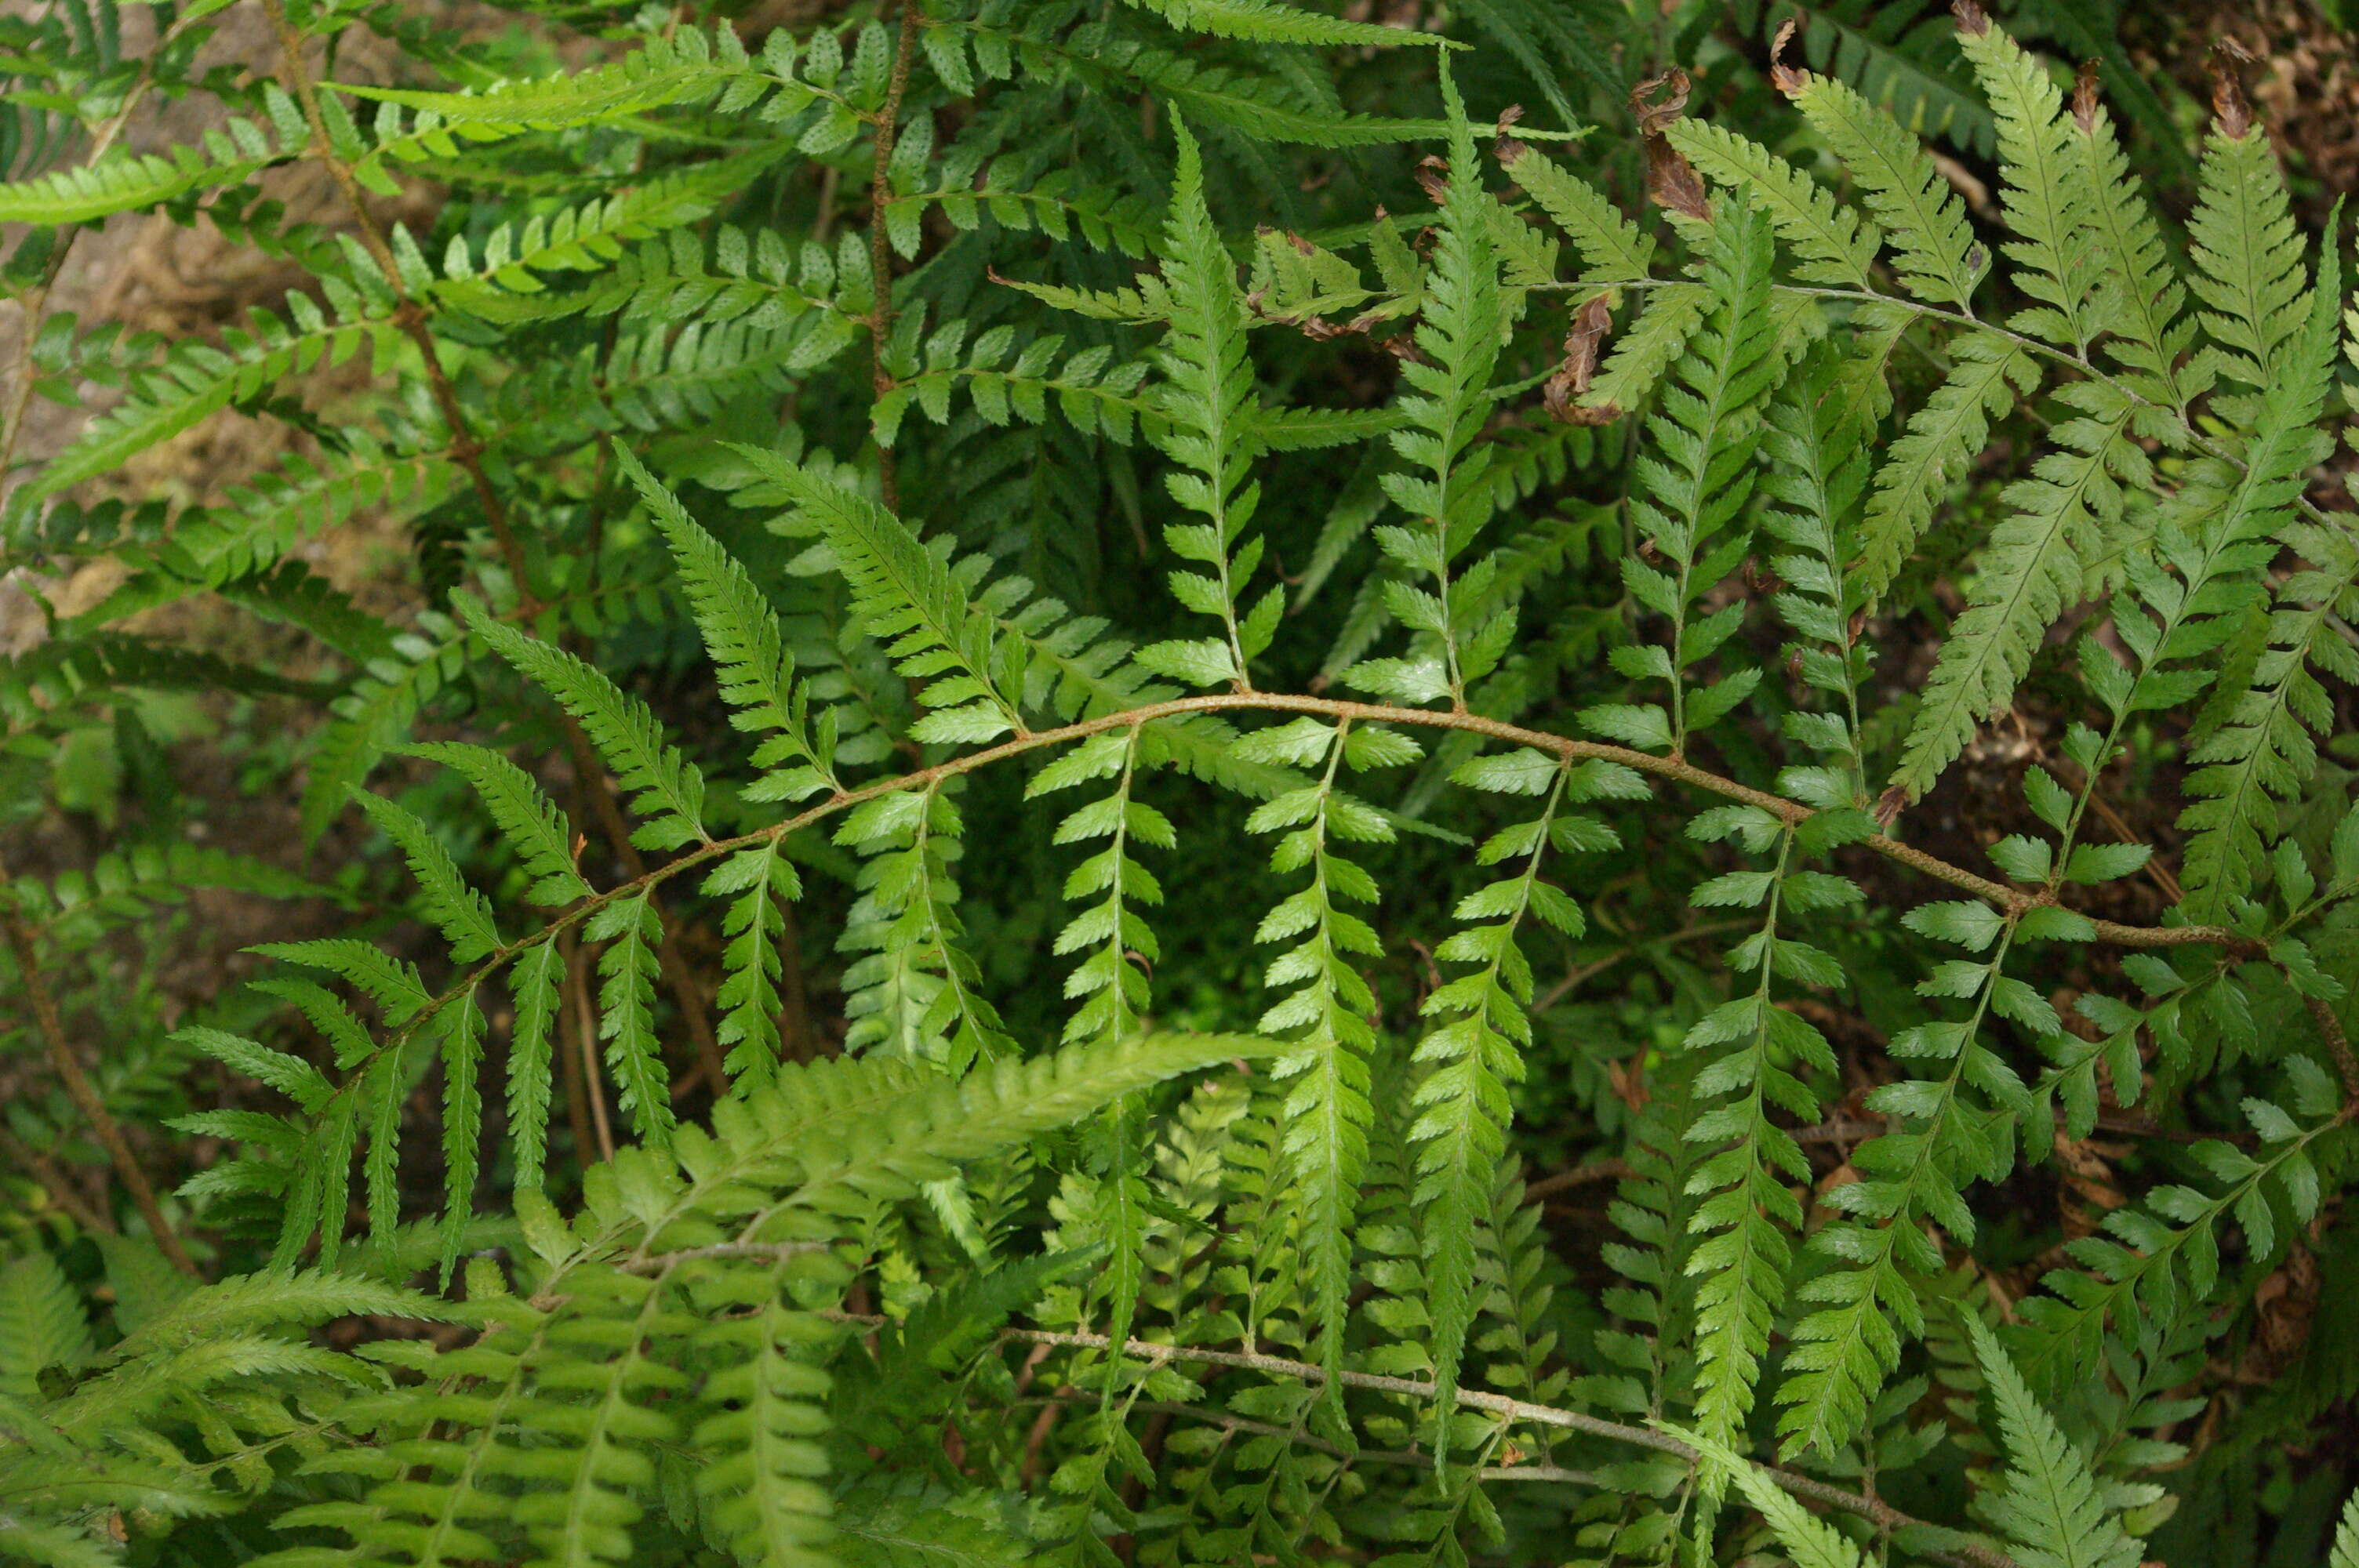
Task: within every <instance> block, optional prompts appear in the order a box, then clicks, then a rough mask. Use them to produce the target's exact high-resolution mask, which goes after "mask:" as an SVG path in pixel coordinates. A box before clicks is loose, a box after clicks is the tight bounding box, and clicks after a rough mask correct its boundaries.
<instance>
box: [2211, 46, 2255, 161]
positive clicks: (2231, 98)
mask: <svg viewBox="0 0 2359 1568" xmlns="http://www.w3.org/2000/svg"><path fill="white" fill-rule="evenodd" d="M2223 56H2224V57H2225V58H2224V59H2223ZM2250 58H2251V57H2250V56H2248V55H2247V54H2246V53H2245V50H2244V49H2242V48H2241V47H2239V46H2238V45H2237V43H2236V42H2235V40H2234V39H2233V38H2223V39H2221V40H2220V43H2219V47H2218V48H2217V49H2215V50H2214V51H2213V53H2212V59H2211V61H2210V64H2211V68H2212V119H2213V120H2215V121H2217V122H2218V123H2219V126H2220V134H2221V135H2223V136H2225V137H2227V138H2228V139H2229V140H2230V141H2232V142H2240V141H2243V140H2244V139H2245V135H2247V134H2248V133H2250V132H2251V130H2252V128H2253V105H2252V103H2250V102H2249V101H2248V100H2247V99H2246V98H2245V84H2244V82H2243V81H2239V80H2238V79H2237V75H2236V67H2237V66H2238V65H2240V64H2242V63H2243V62H2244V61H2245V60H2246V59H2250Z"/></svg>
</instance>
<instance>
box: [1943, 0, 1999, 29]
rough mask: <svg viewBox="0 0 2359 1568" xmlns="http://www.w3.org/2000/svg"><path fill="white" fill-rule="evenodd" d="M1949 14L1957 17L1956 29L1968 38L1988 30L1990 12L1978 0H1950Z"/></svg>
mask: <svg viewBox="0 0 2359 1568" xmlns="http://www.w3.org/2000/svg"><path fill="white" fill-rule="evenodd" d="M1950 15H1951V16H1955V17H1956V18H1957V19H1958V31H1960V32H1962V33H1963V34H1965V35H1966V36H1967V37H1968V38H1981V37H1982V36H1983V35H1984V33H1987V32H1989V31H1990V13H1989V12H1987V11H1984V9H1983V8H1982V6H1981V5H1980V4H1979V3H1978V0H1950Z"/></svg>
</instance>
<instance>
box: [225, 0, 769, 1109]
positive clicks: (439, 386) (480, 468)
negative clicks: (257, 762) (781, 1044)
mask: <svg viewBox="0 0 2359 1568" xmlns="http://www.w3.org/2000/svg"><path fill="white" fill-rule="evenodd" d="M262 5H263V11H264V12H265V14H266V15H267V16H268V17H269V18H270V25H271V27H272V29H273V30H274V31H275V32H276V33H277V36H278V52H279V59H280V75H281V77H282V78H283V79H284V85H285V86H286V88H287V90H288V92H291V93H293V94H294V95H295V99H296V102H297V103H299V104H300V105H301V106H302V109H303V118H304V120H305V121H306V122H307V123H308V124H310V127H311V154H312V156H313V157H316V158H317V159H318V160H319V161H320V162H321V164H322V165H323V166H324V167H325V168H327V170H328V175H329V178H331V179H332V180H334V182H335V185H336V189H337V190H338V191H339V192H340V193H341V194H342V197H343V200H344V205H345V206H346V207H348V208H349V209H351V211H352V214H353V224H354V226H355V227H356V228H357V229H358V230H359V231H360V237H361V243H362V245H363V246H364V248H365V249H366V250H367V251H368V254H369V256H370V258H371V259H372V260H373V261H375V263H376V265H377V270H378V271H380V272H382V273H383V274H384V275H385V280H386V286H387V287H390V288H391V289H392V290H393V294H394V298H395V299H396V301H397V305H398V308H397V309H396V310H395V312H394V322H395V324H396V325H397V326H398V327H399V328H400V329H401V330H402V331H403V332H404V333H405V334H406V335H407V336H408V339H409V341H411V342H412V343H414V344H416V345H417V348H418V355H419V361H420V362H422V365H423V367H424V370H425V373H426V384H427V387H428V389H429V391H430V392H431V393H432V395H433V397H434V406H435V407H436V408H437V409H438V410H439V411H440V414H441V416H442V423H443V424H444V425H445V426H446V427H448V428H449V430H450V432H451V460H452V461H454V462H456V463H457V464H458V465H459V467H460V468H461V469H462V470H464V471H465V473H466V475H467V479H468V482H469V483H470V484H471V485H472V486H473V490H474V492H475V499H476V502H477V503H478V504H480V505H481V506H482V508H483V511H484V522H485V523H486V524H489V525H490V527H491V530H492V536H493V538H494V539H495V540H496V541H497V542H498V544H499V547H500V555H501V558H502V560H503V561H504V562H505V563H506V567H507V572H508V576H509V578H510V579H512V580H513V581H514V582H515V585H516V598H517V600H518V603H519V613H520V614H521V616H522V617H523V619H524V620H526V621H527V622H529V621H531V620H533V619H534V618H535V617H536V616H538V613H539V611H540V609H541V603H540V600H539V597H538V594H536V593H535V592H534V590H533V587H532V581H531V579H530V577H529V576H528V575H527V570H526V563H525V555H524V546H523V544H522V542H521V541H519V540H518V539H517V537H516V529H515V527H514V526H513V525H512V524H511V523H510V522H509V519H508V514H507V507H506V504H505V503H503V502H502V501H501V500H500V496H499V492H498V491H497V490H496V489H495V488H494V486H493V484H492V481H491V476H490V475H489V474H488V473H487V472H485V471H484V461H483V454H484V446H483V443H482V442H481V441H479V440H477V439H476V438H475V433H474V428H473V426H472V425H471V424H470V423H469V422H468V419H467V415H466V410H465V409H463V408H462V407H461V406H460V404H459V394H458V389H457V388H456V387H454V386H453V385H452V384H451V377H450V374H449V373H448V372H446V371H445V370H444V369H443V368H442V356H441V351H440V348H439V346H438V345H437V344H436V342H435V341H434V333H433V330H432V329H431V328H430V327H429V326H428V325H427V311H426V308H425V307H424V306H423V305H421V304H420V303H419V301H418V300H417V299H416V298H414V297H412V296H411V294H410V292H409V287H408V285H407V284H406V283H404V282H403V281H402V277H401V269H400V266H399V265H398V264H397V262H396V260H395V259H394V254H393V247H392V246H391V245H390V244H389V243H387V242H386V237H385V229H384V226H383V225H381V224H380V223H378V222H377V221H376V215H375V213H373V212H371V211H369V210H368V204H367V202H365V201H364V200H363V199H362V196H361V188H360V182H359V181H358V180H356V179H355V178H353V171H352V169H351V168H350V167H348V166H347V165H346V164H345V163H344V161H343V159H342V158H340V157H337V156H336V152H335V147H334V145H333V144H332V142H331V141H330V140H329V137H328V131H327V122H326V121H325V120H324V119H323V118H322V117H321V112H320V97H319V92H318V90H317V89H316V88H315V87H314V86H313V85H312V82H311V77H310V72H309V71H307V70H304V68H303V38H302V35H301V34H300V33H299V32H297V31H296V29H295V28H294V27H293V26H292V25H291V24H290V23H289V22H288V20H287V9H286V6H285V5H284V4H283V0H262ZM558 719H559V721H560V724H561V725H562V727H563V730H564V734H565V747H566V752H567V753H568V755H570V756H571V758H572V761H573V766H574V769H575V772H576V774H577V775H578V777H579V778H580V780H581V783H582V790H583V792H584V793H585V794H586V795H588V797H589V799H590V802H591V805H592V810H593V812H594V813H595V815H596V816H597V817H598V820H599V823H600V825H601V826H602V827H603V828H604V829H605V832H606V836H607V838H609V839H610V840H612V842H613V844H614V853H615V855H616V856H617V857H618V858H619V859H620V860H622V862H623V865H624V869H625V871H626V872H627V874H628V875H629V876H630V877H631V878H632V880H633V881H642V880H644V879H645V877H646V871H647V867H646V862H645V861H644V860H641V859H640V858H639V852H638V850H637V849H636V846H634V845H633V844H632V843H631V835H630V830H629V829H628V828H627V827H625V826H624V823H623V818H622V812H621V810H620V808H618V807H617V806H615V804H614V792H613V791H612V790H611V789H610V788H608V787H607V784H606V774H605V770H604V769H603V768H602V767H600V766H599V765H598V763H597V761H596V756H595V753H594V752H592V748H591V745H590V741H589V738H588V737H587V736H586V735H584V734H583V733H582V726H581V724H580V723H579V722H578V721H577V720H576V719H574V717H573V715H571V713H567V712H564V711H563V710H561V709H560V712H559V714H558ZM648 907H649V908H650V910H652V911H653V913H654V914H655V916H656V919H657V920H658V922H659V923H660V922H661V921H662V919H663V911H662V909H661V907H660V906H658V905H656V904H655V903H652V902H650V903H649V906H648ZM656 957H657V963H658V965H659V966H660V967H661V969H662V973H663V977H664V981H665V985H666V987H667V989H669V990H670V992H671V994H672V1000H673V1001H674V1002H675V1003H676V1004H677V1005H678V1006H679V1011H680V1015H681V1017H682V1019H683V1020H684V1021H685V1022H686V1023H687V1025H688V1032H689V1036H690V1039H691V1040H693V1041H694V1042H695V1044H696V1048H697V1055H698V1059H699V1060H700V1061H701V1062H702V1063H703V1065H704V1068H705V1072H706V1074H707V1076H710V1077H711V1078H712V1081H713V1083H714V1085H715V1086H716V1087H718V1086H719V1085H721V1084H723V1083H725V1082H726V1081H727V1080H726V1077H725V1076H724V1075H723V1072H722V1069H721V1053H720V1047H719V1045H718V1044H717V1043H716V1041H715V1038H714V1035H713V1031H712V1019H711V1018H710V1017H709V1016H708V1015H707V1014H706V1012H705V1009H704V1003H703V999H702V998H701V997H700V996H699V995H698V994H697V991H696V986H695V981H694V977H693V976H691V975H690V973H689V972H688V967H687V965H686V964H685V963H683V962H682V961H681V959H680V957H679V954H678V952H677V951H675V950H674V949H673V947H672V946H671V944H669V942H667V943H665V944H663V945H662V946H660V947H659V948H658V952H657V956H656Z"/></svg>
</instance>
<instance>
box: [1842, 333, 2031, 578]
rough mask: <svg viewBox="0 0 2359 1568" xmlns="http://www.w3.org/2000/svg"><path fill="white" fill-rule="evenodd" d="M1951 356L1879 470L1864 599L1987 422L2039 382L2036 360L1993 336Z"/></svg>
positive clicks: (1918, 533) (1957, 472)
mask: <svg viewBox="0 0 2359 1568" xmlns="http://www.w3.org/2000/svg"><path fill="white" fill-rule="evenodd" d="M1951 355H1952V356H1953V361H1954V362H1953V363H1952V364H1951V367H1950V373H1949V374H1948V375H1946V376H1944V377H1943V378H1942V380H1941V384H1940V386H1938V387H1936V388H1934V389H1933V394H1932V395H1931V396H1930V397H1928V398H1927V399H1926V400H1925V404H1924V406H1922V407H1920V408H1919V409H1918V410H1917V411H1916V412H1915V413H1913V414H1911V415H1910V416H1908V430H1907V432H1906V433H1905V434H1903V435H1902V436H1901V438H1899V439H1898V440H1897V441H1895V442H1894V443H1893V444H1892V449H1891V451H1890V452H1889V453H1888V454H1886V457H1885V460H1884V461H1883V463H1882V464H1881V465H1880V466H1879V467H1878V468H1877V470H1876V473H1875V493H1874V494H1873V495H1872V496H1871V497H1870V498H1869V500H1868V503H1867V517H1866V521H1865V523H1864V526H1863V528H1862V533H1861V543H1862V546H1863V547H1862V549H1861V552H1860V557H1859V563H1858V565H1857V567H1856V568H1854V569H1855V570H1856V571H1857V572H1858V574H1859V578H1860V582H1861V585H1862V587H1863V588H1864V589H1865V590H1866V593H1867V597H1868V598H1870V599H1875V598H1877V597H1879V596H1880V595H1881V594H1882V593H1883V592H1884V590H1885V589H1887V588H1889V587H1891V586H1892V581H1893V579H1895V578H1897V576H1899V574H1900V568H1901V567H1902V566H1903V565H1904V564H1905V563H1906V562H1907V561H1908V555H1909V552H1910V551H1912V550H1913V549H1915V548H1916V547H1917V542H1918V540H1919V539H1921V538H1923V537H1924V535H1925V530H1926V529H1927V528H1928V527H1930V526H1931V524H1932V521H1933V513H1934V511H1935V509H1936V508H1937V507H1939V506H1940V503H1941V502H1942V500H1943V499H1944V498H1945V497H1947V496H1948V495H1949V493H1950V491H1951V486H1952V485H1953V484H1954V483H1955V482H1956V481H1957V480H1958V479H1959V478H1960V476H1962V474H1963V473H1964V472H1965V471H1966V469H1967V466H1968V465H1969V464H1971V463H1972V462H1973V460H1974V458H1975V457H1976V456H1977V455H1978V454H1979V453H1980V452H1981V451H1982V449H1983V448H1984V445H1986V444H1987V443H1988V441H1989V439H1990V422H1991V420H1992V419H1994V418H1996V417H1998V416H2001V415H2004V414H2006V412H2007V411H2008V410H2010V409H2011V408H2013V407H2014V406H2015V404H2016V401H2017V399H2018V398H2021V397H2027V396H2029V395H2031V394H2032V393H2033V392H2034V391H2035V390H2037V388H2038V384H2039V366H2038V362H2037V361H2035V360H2033V359H2032V358H2031V356H2030V355H2028V354H2027V353H2025V352H2024V351H2022V350H2021V349H2018V348H2017V347H2016V346H2015V345H2014V344H2013V343H2010V342H2007V341H2005V340H2003V339H2001V338H1998V337H1995V336H1994V335H1989V334H1984V333H1979V332H1977V333H1970V334H1967V335H1965V336H1962V337H1961V338H1959V339H1958V340H1957V341H1955V342H1954V343H1953V344H1951Z"/></svg>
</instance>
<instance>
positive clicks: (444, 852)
mask: <svg viewBox="0 0 2359 1568" xmlns="http://www.w3.org/2000/svg"><path fill="white" fill-rule="evenodd" d="M353 800H354V801H355V802H356V803H357V804H358V805H359V806H360V807H361V809H362V810H363V811H364V812H366V813H367V814H368V816H369V818H370V820H372V821H374V822H375V824H376V825H377V827H380V828H381V829H383V830H384V832H385V836H386V838H390V839H392V840H393V841H394V843H395V844H396V845H397V846H399V848H400V849H401V852H402V857H403V859H404V860H407V861H408V863H409V871H410V874H411V875H412V876H414V877H416V878H417V879H418V886H419V892H421V893H423V894H424V912H425V915H426V918H427V919H429V920H430V921H432V922H433V923H434V924H435V925H436V926H437V927H439V928H440V931H441V933H442V939H443V940H444V941H446V942H448V943H449V944H450V945H451V962H452V963H454V964H472V963H473V962H474V961H475V960H476V959H478V958H481V957H484V956H485V955H487V954H490V953H493V952H495V951H497V950H498V948H499V946H500V934H499V930H498V928H497V927H496V926H495V925H493V924H492V906H491V903H490V901H489V900H487V899H485V898H484V895H483V894H482V893H480V892H476V891H475V890H474V888H473V887H471V886H470V885H468V882H467V879H466V877H465V876H464V874H462V872H461V871H460V870H459V863H458V862H457V861H456V860H452V859H451V851H450V850H448V849H444V848H443V847H442V844H441V841H440V839H438V838H435V837H434V830H433V829H432V828H430V827H427V825H426V824H425V823H423V822H421V821H419V819H418V818H417V817H416V816H412V815H411V814H410V813H409V812H408V811H406V810H404V809H403V808H402V807H401V806H397V805H396V804H394V803H393V802H392V801H390V800H387V799H386V798H385V796H383V795H370V794H368V793H367V792H366V791H355V792H353Z"/></svg>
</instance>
